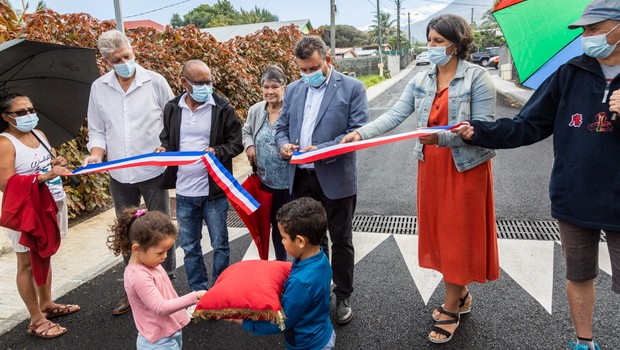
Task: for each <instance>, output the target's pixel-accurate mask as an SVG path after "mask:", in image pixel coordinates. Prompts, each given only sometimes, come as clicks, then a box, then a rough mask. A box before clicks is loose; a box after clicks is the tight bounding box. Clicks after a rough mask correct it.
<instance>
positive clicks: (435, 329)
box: [428, 310, 461, 344]
mask: <svg viewBox="0 0 620 350" xmlns="http://www.w3.org/2000/svg"><path fill="white" fill-rule="evenodd" d="M442 313H443V314H444V315H446V316H448V317H451V318H453V319H452V320H444V321H437V322H436V323H435V325H434V326H433V328H431V332H435V333H439V334H443V335H444V336H446V337H445V338H435V337H433V336H431V335H430V333H429V335H428V340H430V341H431V342H433V343H435V344H443V343H447V342H449V341H450V339H452V336H453V335H454V332H455V331H456V329H457V328H458V327H459V321H460V318H461V315H460V314H458V313H456V314H453V313H452V312H448V311H445V310H444V311H443V312H442ZM447 324H456V326H455V327H454V330H453V331H452V333H450V332H448V331H447V330H445V329H443V328H440V327H437V326H441V325H447Z"/></svg>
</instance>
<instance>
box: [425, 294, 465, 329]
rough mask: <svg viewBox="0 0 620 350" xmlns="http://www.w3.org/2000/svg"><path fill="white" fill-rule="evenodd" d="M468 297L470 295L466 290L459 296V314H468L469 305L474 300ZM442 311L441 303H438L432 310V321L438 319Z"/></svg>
mask: <svg viewBox="0 0 620 350" xmlns="http://www.w3.org/2000/svg"><path fill="white" fill-rule="evenodd" d="M470 297H471V294H469V291H467V293H466V294H465V296H464V297H462V298H459V314H460V315H464V314H468V313H470V312H471V305H472V303H473V301H474V298H473V297H471V298H470ZM435 312H437V313H438V314H439V316H437V315H435ZM442 313H443V305H440V306H439V307H437V308H436V309H435V310H433V314H432V315H431V316H432V317H433V321H435V322H437V321H439V317H441V314H442Z"/></svg>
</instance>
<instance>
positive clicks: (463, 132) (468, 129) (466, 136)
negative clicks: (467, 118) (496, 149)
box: [450, 122, 474, 141]
mask: <svg viewBox="0 0 620 350" xmlns="http://www.w3.org/2000/svg"><path fill="white" fill-rule="evenodd" d="M450 131H451V132H453V133H455V134H457V135H459V136H460V137H461V138H462V139H463V140H466V141H470V140H471V139H473V138H474V127H473V126H471V125H470V124H469V123H468V122H463V125H461V126H459V127H458V128H454V129H452V130H450Z"/></svg>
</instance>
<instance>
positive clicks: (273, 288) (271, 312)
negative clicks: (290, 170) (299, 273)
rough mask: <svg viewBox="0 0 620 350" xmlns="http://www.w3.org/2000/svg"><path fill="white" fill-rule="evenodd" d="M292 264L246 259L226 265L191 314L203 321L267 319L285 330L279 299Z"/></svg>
mask: <svg viewBox="0 0 620 350" xmlns="http://www.w3.org/2000/svg"><path fill="white" fill-rule="evenodd" d="M291 267H292V264H291V263H290V262H283V261H268V260H247V261H241V262H238V263H236V264H233V265H231V266H229V267H228V268H227V269H226V270H224V272H222V274H221V275H220V277H218V278H217V281H216V282H215V284H214V285H213V287H212V288H211V289H209V291H208V292H207V293H206V294H205V295H204V296H203V297H202V298H201V299H200V301H199V302H198V305H196V311H195V312H194V314H196V315H198V316H201V317H202V318H215V319H220V318H237V319H251V320H267V321H271V322H274V323H277V324H278V325H280V327H281V328H284V319H285V316H284V312H283V311H282V306H281V304H280V297H281V296H282V292H283V289H284V282H285V281H286V279H287V278H288V276H289V275H290V274H291Z"/></svg>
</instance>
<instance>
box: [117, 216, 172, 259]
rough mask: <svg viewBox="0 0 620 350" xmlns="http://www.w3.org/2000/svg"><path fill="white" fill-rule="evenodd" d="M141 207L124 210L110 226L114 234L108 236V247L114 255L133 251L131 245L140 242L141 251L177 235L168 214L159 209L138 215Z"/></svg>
mask: <svg viewBox="0 0 620 350" xmlns="http://www.w3.org/2000/svg"><path fill="white" fill-rule="evenodd" d="M139 210H140V208H137V207H132V208H127V209H125V210H123V212H122V213H121V215H119V217H118V218H117V219H116V220H115V221H114V224H112V225H111V226H110V231H111V232H112V234H111V235H110V236H108V240H107V245H108V248H110V249H111V250H112V252H114V255H121V254H122V255H127V254H128V253H131V245H132V244H138V245H139V246H140V250H141V251H147V250H148V249H149V248H151V247H153V246H155V245H157V244H158V243H159V242H161V241H162V240H163V239H165V238H168V237H174V238H175V239H176V237H177V234H178V233H177V229H176V228H175V227H174V224H173V223H172V220H170V217H168V216H167V215H166V214H164V213H161V212H158V211H148V212H144V214H142V215H136V213H138V211H139Z"/></svg>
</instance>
